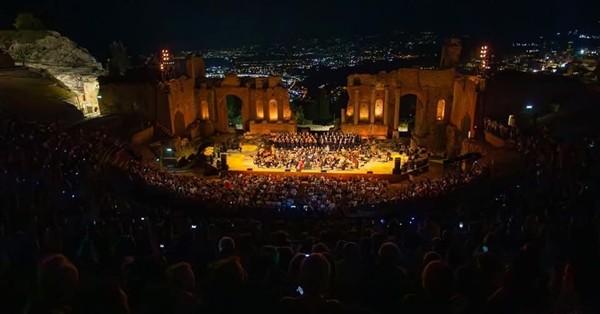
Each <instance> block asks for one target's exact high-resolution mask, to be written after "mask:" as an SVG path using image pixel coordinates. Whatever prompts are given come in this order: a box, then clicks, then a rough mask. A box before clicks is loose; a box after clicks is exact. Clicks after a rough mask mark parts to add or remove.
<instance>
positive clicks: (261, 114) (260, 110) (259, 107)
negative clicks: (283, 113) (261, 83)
mask: <svg viewBox="0 0 600 314" xmlns="http://www.w3.org/2000/svg"><path fill="white" fill-rule="evenodd" d="M264 118H265V108H264V106H263V101H262V99H258V100H256V120H262V119H264Z"/></svg>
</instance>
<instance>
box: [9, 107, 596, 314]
mask: <svg viewBox="0 0 600 314" xmlns="http://www.w3.org/2000/svg"><path fill="white" fill-rule="evenodd" d="M0 137H1V139H2V141H0V166H1V170H2V173H1V174H2V176H1V180H2V181H1V182H2V186H1V190H0V191H1V193H2V194H1V195H2V197H3V204H2V205H3V206H1V207H0V214H1V216H0V219H1V220H0V313H65V314H66V313H241V312H249V313H250V312H255V313H557V314H559V313H561V314H562V313H565V314H567V313H598V312H600V304H599V303H600V300H599V299H598V298H597V293H598V291H599V290H600V289H599V287H598V283H599V282H600V268H598V265H600V260H599V253H600V241H599V238H598V233H599V231H600V229H599V223H600V206H599V202H598V197H597V195H598V194H597V188H598V187H597V186H596V183H595V182H597V181H596V180H595V179H597V159H595V158H590V156H592V157H597V152H596V153H594V152H588V153H587V154H586V155H585V156H586V158H587V159H586V162H585V163H581V162H579V160H574V162H572V163H569V162H568V160H567V161H566V164H561V166H560V167H557V166H556V165H557V163H552V162H545V161H547V160H551V159H550V158H544V159H540V158H541V157H542V156H544V155H545V154H546V153H550V154H551V152H547V151H545V148H544V147H546V146H545V145H539V146H536V147H533V148H532V149H533V150H532V151H533V152H535V153H532V154H530V155H528V158H531V159H532V162H531V163H529V164H528V165H531V167H528V168H526V169H525V170H524V171H523V172H522V177H520V178H519V179H518V180H516V181H509V182H508V183H507V184H504V185H502V186H499V187H491V188H490V190H489V192H486V193H479V194H476V195H473V196H472V197H473V199H472V200H471V201H470V202H466V201H462V202H461V201H455V202H453V203H442V204H438V206H437V208H435V209H434V210H431V211H427V212H425V211H419V210H418V208H417V210H415V211H410V212H402V211H400V212H399V213H398V215H395V216H394V217H378V218H376V219H349V218H339V219H330V218H319V219H308V218H302V219H256V220H254V219H251V220H249V219H235V218H231V219H214V218H208V217H205V216H202V215H198V214H196V215H194V214H191V212H194V211H186V210H182V209H179V208H175V207H171V206H169V205H168V204H154V203H149V202H145V201H144V199H140V198H136V199H132V198H129V197H128V194H127V193H121V194H119V192H122V191H123V190H124V189H126V188H127V184H126V183H127V182H120V181H119V182H113V181H110V180H107V178H106V176H105V175H104V174H106V173H107V172H108V171H109V167H107V166H105V163H107V162H108V161H109V160H111V158H109V157H110V156H111V155H112V154H111V152H114V151H115V147H117V148H118V147H119V143H118V142H117V141H114V140H111V139H110V137H108V136H105V135H104V134H102V133H101V132H95V133H93V134H89V135H88V134H83V133H79V132H76V131H75V132H74V131H71V132H63V131H60V130H58V129H57V128H55V127H52V126H44V125H40V124H35V123H33V124H26V123H22V122H19V121H17V120H15V119H14V118H13V117H10V116H6V115H3V116H2V125H1V129H0ZM543 142H544V139H540V140H539V143H543ZM16 146H18V149H16V148H15V147H16ZM587 147H589V148H590V149H591V148H592V147H590V146H589V145H588V146H587ZM75 148H76V149H75ZM16 152H18V153H16ZM75 156H76V158H75ZM71 157H73V158H71ZM107 159H108V160H107ZM44 169H45V170H44ZM108 179H110V178H108ZM315 180H318V179H315ZM111 184H112V185H111ZM441 186H444V184H441Z"/></svg>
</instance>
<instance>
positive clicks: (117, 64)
mask: <svg viewBox="0 0 600 314" xmlns="http://www.w3.org/2000/svg"><path fill="white" fill-rule="evenodd" d="M109 53H110V58H109V59H108V71H109V74H110V75H114V76H118V75H121V76H122V75H125V73H127V71H128V70H129V69H130V68H131V65H130V63H129V56H127V49H126V48H125V45H123V43H122V42H121V41H113V42H112V43H110V46H109Z"/></svg>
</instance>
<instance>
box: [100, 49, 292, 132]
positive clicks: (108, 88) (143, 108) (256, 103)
mask: <svg viewBox="0 0 600 314" xmlns="http://www.w3.org/2000/svg"><path fill="white" fill-rule="evenodd" d="M177 62H185V63H186V64H185V67H183V66H179V65H177ZM174 63H175V65H174V68H178V69H182V68H185V72H184V73H174V74H171V78H169V79H165V80H159V81H148V80H146V81H127V80H124V81H110V80H107V81H102V84H101V86H100V98H101V99H100V110H101V112H102V113H103V114H141V115H143V116H144V117H145V118H146V119H148V120H151V121H156V122H158V123H160V124H161V125H163V126H164V127H165V128H166V129H167V130H168V131H169V132H170V133H171V134H175V135H184V134H187V131H188V127H189V126H190V125H192V124H193V125H194V126H195V130H194V131H192V132H191V133H192V134H194V136H201V135H204V136H206V135H211V134H213V133H215V132H221V133H224V132H229V131H231V128H230V125H229V124H230V121H229V119H228V114H227V102H226V99H227V96H235V97H237V98H239V100H240V101H241V120H242V121H241V122H242V127H243V129H244V130H245V131H249V132H250V133H269V132H283V131H286V132H296V122H295V120H294V118H293V116H292V111H291V108H290V99H289V94H288V90H287V88H285V87H284V86H283V84H282V80H281V78H279V77H264V78H241V77H238V76H236V75H228V76H226V77H225V78H211V79H208V78H206V76H205V69H204V61H203V60H202V58H200V57H189V58H187V59H185V60H175V61H174Z"/></svg>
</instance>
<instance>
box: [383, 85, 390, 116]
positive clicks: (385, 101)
mask: <svg viewBox="0 0 600 314" xmlns="http://www.w3.org/2000/svg"><path fill="white" fill-rule="evenodd" d="M389 111H390V90H389V88H387V87H386V88H385V96H384V98H383V125H388V115H389V113H388V112H389Z"/></svg>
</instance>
